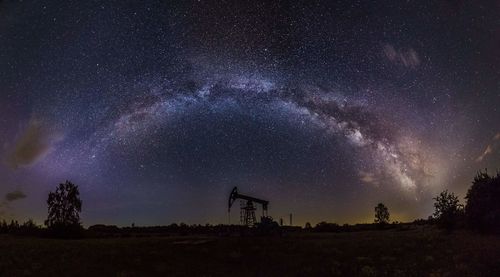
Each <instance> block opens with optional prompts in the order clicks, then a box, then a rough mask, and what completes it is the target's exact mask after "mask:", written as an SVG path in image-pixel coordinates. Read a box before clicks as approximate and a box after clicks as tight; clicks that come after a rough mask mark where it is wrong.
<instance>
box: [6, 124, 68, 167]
mask: <svg viewBox="0 0 500 277" xmlns="http://www.w3.org/2000/svg"><path fill="white" fill-rule="evenodd" d="M60 139H61V136H60V135H59V134H58V133H55V132H53V131H52V130H51V128H50V126H48V125H47V124H46V123H44V122H42V121H40V120H37V119H32V120H30V122H29V124H28V126H27V128H26V129H25V130H24V132H23V134H22V135H21V137H20V138H19V139H18V140H17V141H16V143H15V145H14V147H13V149H12V152H11V153H10V154H9V155H8V156H7V159H6V162H7V164H8V165H9V166H11V167H12V168H14V169H17V168H19V167H21V166H28V165H31V164H33V163H35V162H36V161H37V160H39V159H41V158H43V157H44V156H45V155H46V154H47V153H49V152H50V150H51V149H52V147H53V145H54V144H55V143H57V142H58V141H59V140H60Z"/></svg>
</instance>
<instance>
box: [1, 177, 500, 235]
mask: <svg viewBox="0 0 500 277" xmlns="http://www.w3.org/2000/svg"><path fill="white" fill-rule="evenodd" d="M465 199H466V203H465V205H463V204H461V203H460V200H459V198H458V197H457V196H456V195H455V194H454V193H453V192H449V191H447V190H445V191H443V192H441V193H440V194H439V195H438V196H436V197H435V198H434V200H435V203H434V208H435V211H434V213H433V215H431V216H429V218H428V219H417V220H415V221H413V222H412V223H399V222H393V223H389V215H390V214H389V209H388V208H387V207H386V206H385V205H384V204H383V203H379V204H378V205H377V206H376V207H375V220H374V223H371V224H369V223H368V224H354V225H349V224H344V225H339V224H336V223H328V222H320V223H318V224H316V225H315V226H314V227H313V226H312V225H311V224H310V223H306V224H305V226H304V228H302V227H298V226H278V224H277V223H275V224H267V225H266V224H260V225H259V226H257V227H254V228H249V227H246V226H240V225H222V224H221V225H210V224H207V225H187V224H184V223H181V224H175V223H174V224H171V225H168V226H150V227H139V226H135V225H134V224H132V226H131V227H117V226H112V225H102V224H99V225H93V226H90V227H89V228H88V229H84V228H83V227H82V225H81V222H80V217H79V213H80V211H81V208H82V202H81V200H80V198H79V192H78V186H76V185H74V184H72V183H71V182H69V181H66V183H64V184H60V185H59V186H58V187H57V189H56V191H55V192H51V193H50V194H49V198H48V200H47V204H48V211H49V215H48V218H47V220H46V221H45V225H46V226H47V228H42V227H41V226H39V225H37V224H36V223H35V222H34V221H33V220H31V219H30V220H28V221H26V222H24V223H22V224H19V223H18V222H17V221H14V220H12V221H10V222H6V221H5V220H3V221H1V222H0V234H13V235H28V236H43V237H45V236H48V237H59V238H81V237H137V236H170V235H218V236H232V235H284V234H286V233H290V232H302V231H304V232H357V231H370V230H380V229H395V230H401V231H404V230H410V229H413V228H416V227H418V226H422V225H424V226H437V227H440V228H443V229H445V230H447V231H452V230H454V229H459V228H467V229H470V230H474V231H478V232H481V233H497V234H500V173H497V174H496V175H495V176H490V175H488V173H487V172H486V171H485V172H482V171H480V172H478V174H477V175H476V177H475V178H474V180H473V182H472V186H471V187H470V188H469V190H468V192H467V196H466V197H465Z"/></svg>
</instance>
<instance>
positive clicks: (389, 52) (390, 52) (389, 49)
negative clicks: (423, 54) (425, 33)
mask: <svg viewBox="0 0 500 277" xmlns="http://www.w3.org/2000/svg"><path fill="white" fill-rule="evenodd" d="M383 50H384V54H385V57H386V58H387V59H388V60H389V61H391V62H392V63H395V64H400V65H403V66H405V67H409V68H415V67H417V66H419V65H420V58H419V56H418V54H417V51H415V49H413V48H409V49H396V48H394V46H392V45H391V44H386V45H384V47H383Z"/></svg>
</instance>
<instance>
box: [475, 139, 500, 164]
mask: <svg viewBox="0 0 500 277" xmlns="http://www.w3.org/2000/svg"><path fill="white" fill-rule="evenodd" d="M499 144H500V133H497V134H496V135H495V136H494V137H493V140H492V141H491V142H490V143H489V144H488V145H487V146H486V148H485V149H484V151H483V152H482V153H481V155H479V157H477V158H476V162H482V161H483V160H484V159H485V158H486V157H487V156H489V155H491V154H492V153H493V152H495V151H496V150H497V149H498V148H499V146H500V145H499Z"/></svg>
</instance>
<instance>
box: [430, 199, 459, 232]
mask: <svg viewBox="0 0 500 277" xmlns="http://www.w3.org/2000/svg"><path fill="white" fill-rule="evenodd" d="M433 199H434V200H435V201H436V202H434V208H435V210H434V214H433V217H434V218H435V219H436V222H437V223H438V224H439V226H441V227H443V228H445V229H447V230H451V229H453V228H454V227H456V225H457V224H458V223H459V221H460V220H461V218H462V215H463V205H462V204H460V201H459V200H458V197H457V196H456V195H455V194H454V193H453V192H448V190H445V191H442V192H441V193H440V194H439V195H438V196H437V197H435V198H433Z"/></svg>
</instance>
